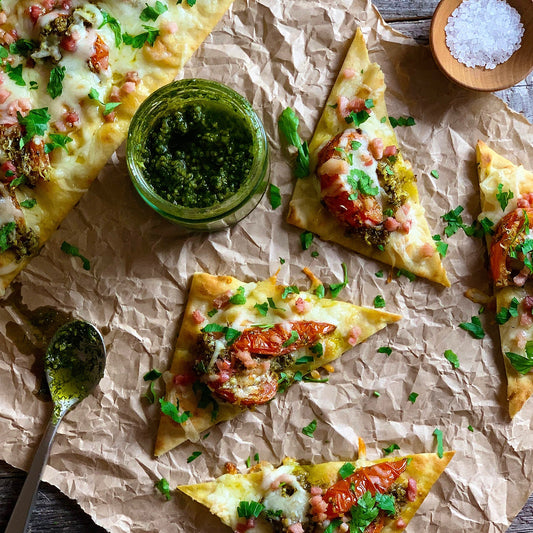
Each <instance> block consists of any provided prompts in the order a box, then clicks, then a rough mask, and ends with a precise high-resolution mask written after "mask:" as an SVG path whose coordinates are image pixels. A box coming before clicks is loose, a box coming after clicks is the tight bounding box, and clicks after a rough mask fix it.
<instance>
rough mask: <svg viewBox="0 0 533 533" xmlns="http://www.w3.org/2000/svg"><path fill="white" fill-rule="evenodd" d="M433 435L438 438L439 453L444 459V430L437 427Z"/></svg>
mask: <svg viewBox="0 0 533 533" xmlns="http://www.w3.org/2000/svg"><path fill="white" fill-rule="evenodd" d="M433 435H435V438H436V439H437V455H438V456H439V457H440V458H441V459H442V458H443V457H444V445H443V443H442V431H441V430H440V429H438V428H435V431H434V432H433Z"/></svg>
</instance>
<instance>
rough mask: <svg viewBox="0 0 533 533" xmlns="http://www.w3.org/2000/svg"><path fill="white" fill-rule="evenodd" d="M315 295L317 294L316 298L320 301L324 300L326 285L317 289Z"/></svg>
mask: <svg viewBox="0 0 533 533" xmlns="http://www.w3.org/2000/svg"><path fill="white" fill-rule="evenodd" d="M315 294H316V297H317V298H319V299H322V298H324V295H325V294H326V289H325V288H324V285H322V284H320V285H319V286H318V287H317V288H316V289H315Z"/></svg>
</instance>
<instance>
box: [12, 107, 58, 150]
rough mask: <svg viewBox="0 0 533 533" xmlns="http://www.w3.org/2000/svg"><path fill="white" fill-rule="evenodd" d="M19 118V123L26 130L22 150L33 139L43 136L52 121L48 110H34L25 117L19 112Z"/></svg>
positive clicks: (44, 108)
mask: <svg viewBox="0 0 533 533" xmlns="http://www.w3.org/2000/svg"><path fill="white" fill-rule="evenodd" d="M17 118H18V121H19V123H20V124H21V125H22V126H24V128H26V135H24V137H23V138H22V139H21V146H20V147H21V148H22V147H23V146H24V145H25V144H26V143H27V142H29V141H30V140H31V139H33V137H34V136H36V135H37V136H42V135H44V134H45V132H46V130H47V128H48V122H49V121H50V118H51V116H50V114H49V113H48V108H47V107H43V108H41V109H32V110H31V111H30V112H29V113H28V114H27V115H26V116H25V117H23V116H22V115H21V114H20V112H18V111H17Z"/></svg>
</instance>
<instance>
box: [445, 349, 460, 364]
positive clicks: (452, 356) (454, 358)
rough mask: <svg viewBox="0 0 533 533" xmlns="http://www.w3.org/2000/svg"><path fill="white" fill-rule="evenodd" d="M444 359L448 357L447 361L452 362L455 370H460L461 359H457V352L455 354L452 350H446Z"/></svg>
mask: <svg viewBox="0 0 533 533" xmlns="http://www.w3.org/2000/svg"><path fill="white" fill-rule="evenodd" d="M444 357H446V359H448V361H450V363H451V364H452V366H453V368H459V366H460V364H459V358H458V357H457V354H456V353H455V352H453V351H452V350H446V351H445V352H444Z"/></svg>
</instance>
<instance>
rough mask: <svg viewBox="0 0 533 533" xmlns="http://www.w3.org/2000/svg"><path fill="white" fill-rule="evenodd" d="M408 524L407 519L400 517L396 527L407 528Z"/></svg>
mask: <svg viewBox="0 0 533 533" xmlns="http://www.w3.org/2000/svg"><path fill="white" fill-rule="evenodd" d="M406 526H407V524H406V523H405V520H404V519H403V518H398V520H396V527H397V528H398V529H405V527H406Z"/></svg>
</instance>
